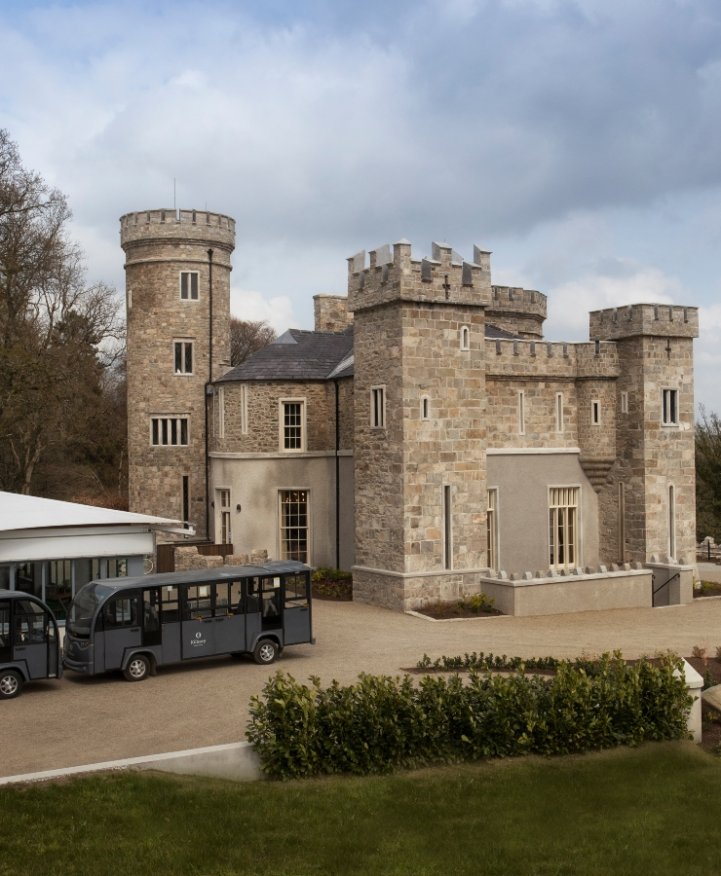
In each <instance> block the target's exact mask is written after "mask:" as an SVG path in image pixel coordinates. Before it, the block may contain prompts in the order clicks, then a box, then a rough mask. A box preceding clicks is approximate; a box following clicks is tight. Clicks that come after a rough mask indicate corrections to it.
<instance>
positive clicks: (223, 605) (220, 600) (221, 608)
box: [215, 581, 230, 617]
mask: <svg viewBox="0 0 721 876" xmlns="http://www.w3.org/2000/svg"><path fill="white" fill-rule="evenodd" d="M229 588H230V584H228V582H227V581H217V582H216V584H215V616H216V617H225V616H226V615H227V614H228V613H229V612H230V603H229V601H228V590H229Z"/></svg>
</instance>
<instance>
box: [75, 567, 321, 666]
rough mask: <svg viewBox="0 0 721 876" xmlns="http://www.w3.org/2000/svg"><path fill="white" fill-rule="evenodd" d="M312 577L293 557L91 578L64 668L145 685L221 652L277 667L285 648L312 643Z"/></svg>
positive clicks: (79, 602) (81, 594) (78, 601)
mask: <svg viewBox="0 0 721 876" xmlns="http://www.w3.org/2000/svg"><path fill="white" fill-rule="evenodd" d="M310 573H311V570H310V568H309V567H308V566H306V565H304V564H303V563H298V562H295V561H291V560H288V561H287V562H274V563H266V564H265V565H263V566H220V567H217V568H213V569H196V570H192V571H188V572H164V573H159V574H156V575H145V576H140V577H136V578H105V579H102V580H98V581H91V582H90V583H89V584H86V585H85V586H84V587H83V588H82V589H81V590H79V591H78V593H77V594H76V595H75V598H74V599H73V602H72V604H71V606H70V610H69V612H68V618H67V622H66V625H65V638H64V641H63V664H64V666H65V668H66V669H72V670H74V671H75V672H82V673H85V674H87V675H97V674H99V673H102V672H108V671H110V670H114V669H120V670H122V671H123V673H124V675H125V677H126V678H127V679H128V681H141V680H142V679H144V678H145V677H146V676H147V675H148V674H149V673H151V672H155V670H156V668H157V667H158V666H162V665H164V664H167V663H181V662H184V661H186V660H192V659H195V658H198V657H210V656H212V655H217V654H233V655H236V654H252V655H253V657H254V659H255V661H256V663H261V664H266V663H272V662H273V661H274V660H275V658H276V656H277V655H278V654H279V653H280V652H281V651H282V650H283V648H284V647H285V646H286V645H295V644H299V643H302V642H310V643H312V642H313V633H312V608H311V587H310Z"/></svg>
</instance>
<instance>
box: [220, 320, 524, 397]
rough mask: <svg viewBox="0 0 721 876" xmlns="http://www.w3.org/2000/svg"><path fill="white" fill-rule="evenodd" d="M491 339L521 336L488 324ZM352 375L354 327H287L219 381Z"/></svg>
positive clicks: (321, 378) (321, 377) (313, 378)
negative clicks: (334, 329)
mask: <svg viewBox="0 0 721 876" xmlns="http://www.w3.org/2000/svg"><path fill="white" fill-rule="evenodd" d="M486 337H487V338H490V339H492V340H497V339H511V340H512V339H513V338H516V337H518V336H517V335H514V334H512V333H511V332H508V331H506V330H505V329H502V328H498V326H494V325H486ZM352 376H353V327H352V326H351V327H349V328H347V329H346V330H345V331H344V332H340V333H338V332H313V331H305V330H302V329H288V331H287V332H285V333H284V334H282V335H281V336H280V337H279V338H276V339H275V340H274V341H273V343H272V344H268V346H267V347H263V348H262V349H260V350H258V351H257V352H256V353H253V354H252V355H251V356H249V357H248V358H247V359H246V360H245V362H241V364H240V365H236V367H235V368H232V369H231V370H230V371H228V372H227V373H226V374H224V375H223V376H222V377H221V378H220V379H219V380H218V381H216V382H217V383H223V382H226V381H234V380H334V379H336V378H341V377H352Z"/></svg>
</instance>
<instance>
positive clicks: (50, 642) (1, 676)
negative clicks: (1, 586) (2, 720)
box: [0, 590, 62, 700]
mask: <svg viewBox="0 0 721 876" xmlns="http://www.w3.org/2000/svg"><path fill="white" fill-rule="evenodd" d="M61 675H62V666H61V664H60V639H59V637H58V623H57V621H56V620H55V615H54V614H53V613H52V611H51V610H50V609H49V608H48V606H47V605H46V604H45V603H44V602H42V601H41V600H40V599H38V598H37V597H36V596H32V595H31V594H30V593H24V592H23V591H22V590H0V699H3V700H9V699H12V698H13V697H16V696H18V694H19V693H20V692H21V691H22V689H23V687H24V685H25V683H26V682H27V681H34V680H35V679H39V678H60V676H61Z"/></svg>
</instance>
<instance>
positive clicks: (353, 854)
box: [0, 743, 721, 876]
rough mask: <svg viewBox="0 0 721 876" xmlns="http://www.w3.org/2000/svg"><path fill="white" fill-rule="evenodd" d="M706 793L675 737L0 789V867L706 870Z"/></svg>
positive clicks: (717, 861)
mask: <svg viewBox="0 0 721 876" xmlns="http://www.w3.org/2000/svg"><path fill="white" fill-rule="evenodd" d="M720 790H721V761H719V760H717V759H715V758H712V757H711V756H709V755H707V754H704V753H703V752H702V751H700V750H699V749H697V748H696V747H694V746H692V745H691V744H688V743H656V744H651V745H647V746H644V747H642V748H640V749H637V750H628V749H617V750H614V751H611V752H603V753H601V754H593V755H586V756H577V757H567V758H556V759H550V760H543V759H540V758H528V759H522V760H514V761H500V762H499V761H497V762H493V763H485V764H479V765H472V766H462V767H447V768H442V769H434V770H423V771H420V772H417V773H407V774H403V775H396V776H389V777H382V778H377V777H373V778H361V779H321V780H307V781H303V782H287V783H269V782H264V783H255V784H242V785H241V784H233V783H230V782H221V781H209V780H202V779H197V780H196V779H186V778H182V779H181V778H176V777H163V776H151V775H148V774H145V775H143V774H139V773H124V774H116V775H107V776H98V777H89V778H84V779H76V780H72V781H66V782H61V783H56V784H51V785H30V786H24V787H20V788H17V787H14V788H2V789H0V825H2V826H1V827H0V874H1V876H10V874H12V876H20V874H32V876H35V874H40V873H42V874H45V876H49V874H62V876H70V874H76V873H77V874H91V876H104V874H108V876H110V874H113V876H122V874H133V876H143V874H152V876H163V874H173V876H180V874H208V876H210V874H251V873H252V874H282V876H291V874H299V876H301V874H413V876H423V874H443V876H447V874H450V873H452V874H465V873H468V874H513V876H523V874H534V876H546V874H568V876H586V874H589V876H590V874H594V876H595V874H598V876H608V874H613V876H622V874H633V876H636V874H639V873H653V874H654V876H664V874H674V876H677V874H679V873H682V874H684V876H694V874H699V876H701V874H703V876H708V874H715V873H719V872H721V844H720V843H719V842H718V840H717V836H718V806H717V801H718V798H719V791H720Z"/></svg>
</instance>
